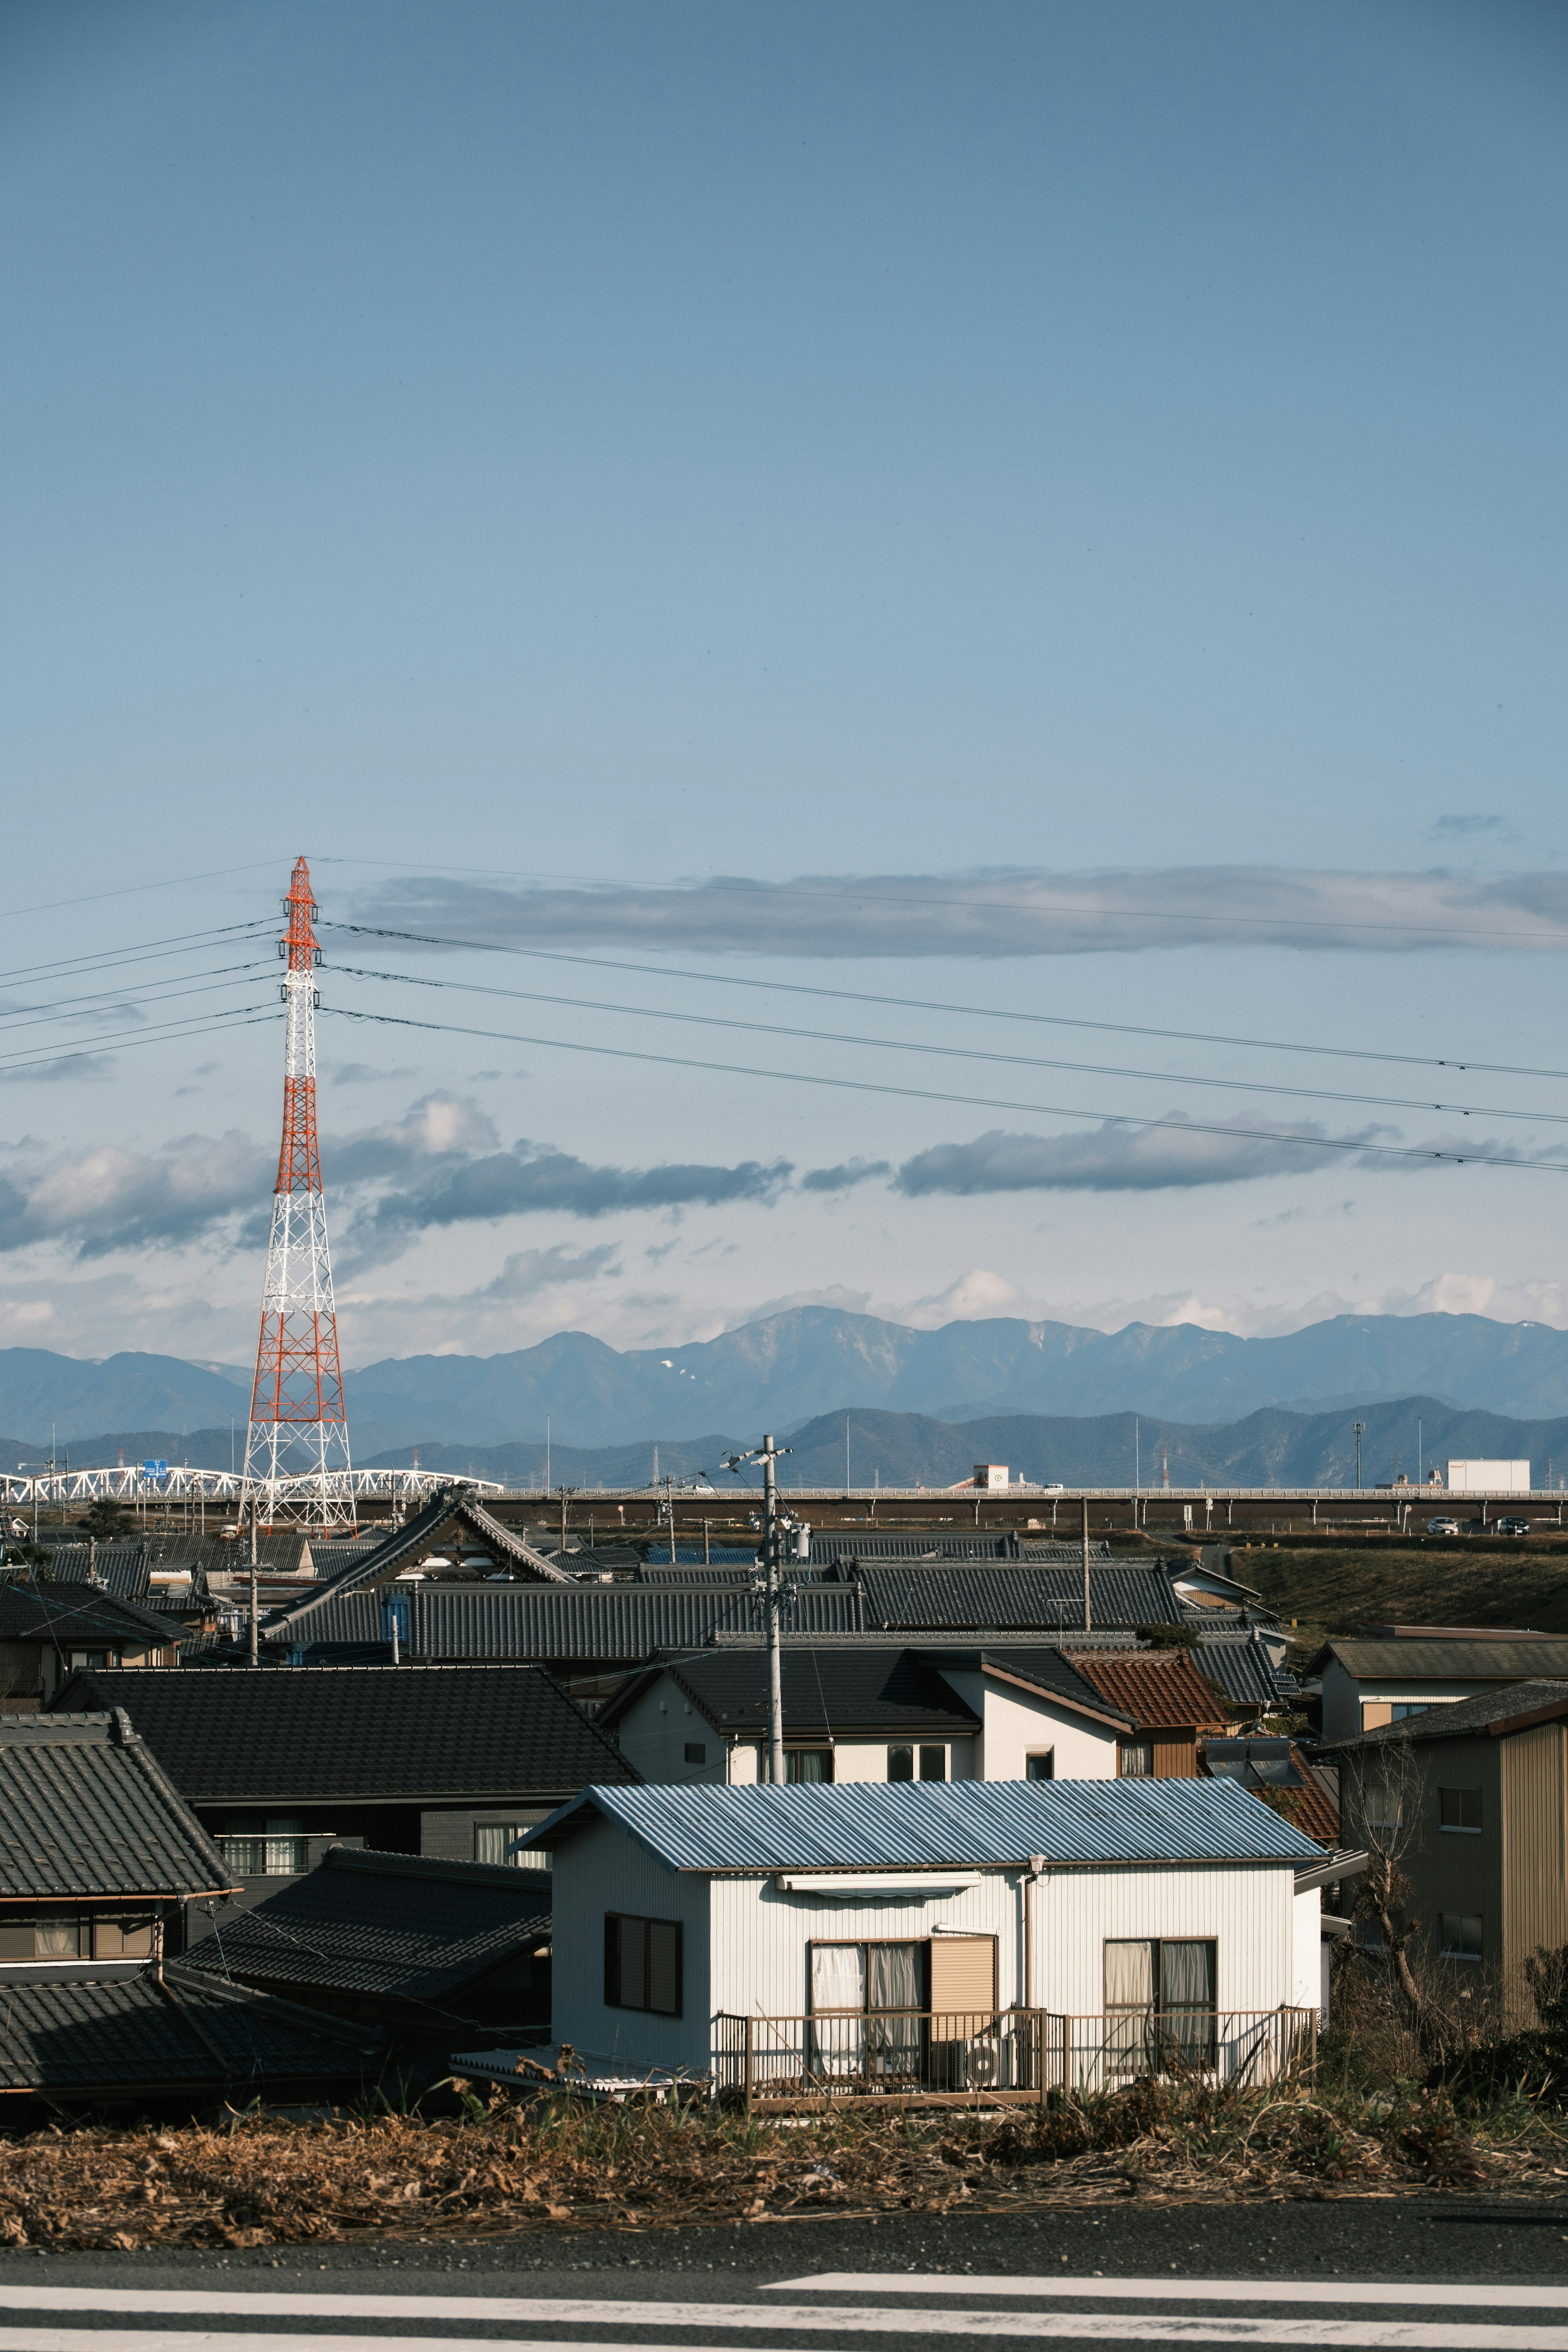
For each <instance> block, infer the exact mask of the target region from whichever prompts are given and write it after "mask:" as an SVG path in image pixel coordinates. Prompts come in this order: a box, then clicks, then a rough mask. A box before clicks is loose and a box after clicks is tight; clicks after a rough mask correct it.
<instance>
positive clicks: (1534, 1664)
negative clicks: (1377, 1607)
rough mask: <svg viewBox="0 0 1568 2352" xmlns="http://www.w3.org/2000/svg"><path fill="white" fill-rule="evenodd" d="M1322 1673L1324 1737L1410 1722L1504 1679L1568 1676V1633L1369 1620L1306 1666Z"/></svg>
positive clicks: (1329, 1741) (1335, 1739)
mask: <svg viewBox="0 0 1568 2352" xmlns="http://www.w3.org/2000/svg"><path fill="white" fill-rule="evenodd" d="M1307 1671H1308V1673H1309V1674H1310V1675H1321V1678H1322V1692H1323V1697H1322V1738H1323V1740H1324V1742H1325V1744H1326V1745H1332V1746H1338V1744H1339V1743H1340V1741H1341V1740H1343V1739H1347V1738H1350V1737H1351V1736H1352V1733H1354V1732H1358V1731H1375V1730H1377V1729H1378V1728H1379V1727H1381V1726H1383V1725H1384V1724H1387V1723H1403V1722H1405V1721H1406V1720H1407V1719H1408V1717H1411V1716H1415V1715H1422V1714H1424V1713H1425V1712H1426V1709H1427V1708H1428V1707H1430V1706H1451V1705H1453V1703H1454V1702H1455V1701H1456V1700H1458V1699H1465V1698H1477V1697H1479V1696H1482V1695H1483V1694H1484V1693H1486V1692H1488V1691H1492V1690H1495V1689H1497V1688H1498V1686H1499V1685H1500V1684H1506V1683H1518V1682H1524V1681H1527V1680H1529V1681H1540V1680H1542V1678H1552V1677H1555V1676H1557V1675H1568V1639H1564V1637H1563V1635H1561V1634H1556V1633H1530V1632H1528V1631H1520V1630H1517V1629H1514V1628H1511V1627H1510V1628H1498V1629H1492V1628H1489V1627H1487V1626H1484V1625H1363V1626H1360V1627H1358V1628H1357V1630H1356V1632H1355V1633H1352V1634H1336V1635H1335V1636H1334V1637H1333V1639H1332V1640H1331V1641H1328V1642H1325V1643H1323V1646H1322V1648H1321V1650H1320V1651H1319V1652H1318V1654H1317V1655H1316V1656H1315V1657H1314V1658H1313V1660H1312V1662H1311V1664H1310V1666H1309V1668H1308V1669H1307Z"/></svg>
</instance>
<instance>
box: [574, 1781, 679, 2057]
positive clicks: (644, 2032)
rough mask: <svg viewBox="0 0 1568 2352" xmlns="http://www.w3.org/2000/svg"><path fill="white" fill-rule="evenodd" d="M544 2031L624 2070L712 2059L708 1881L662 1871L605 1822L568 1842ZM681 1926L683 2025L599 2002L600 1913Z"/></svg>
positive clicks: (602, 1948)
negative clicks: (548, 2015)
mask: <svg viewBox="0 0 1568 2352" xmlns="http://www.w3.org/2000/svg"><path fill="white" fill-rule="evenodd" d="M552 1908H553V1913H554V1918H553V1924H552V1935H551V1943H552V1952H553V1958H552V1965H551V1985H552V1994H551V2001H552V2017H551V2028H552V2032H553V2034H554V2037H555V2039H556V2040H557V2041H558V2042H572V2043H573V2044H574V2047H575V2048H577V2049H579V2050H583V2051H587V2052H591V2053H593V2055H594V2056H595V2057H605V2058H614V2059H616V2060H617V2061H618V2062H619V2063H622V2064H625V2065H626V2066H628V2067H636V2066H684V2067H687V2068H689V2070H690V2071H692V2072H694V2073H698V2074H701V2073H705V2072H706V2070H707V2066H708V2058H709V2032H708V2019H709V2012H710V2009H711V2007H712V2002H711V2000H710V1995H709V1968H708V1881H707V1879H706V1878H702V1877H698V1876H693V1875H691V1874H689V1873H684V1872H679V1871H673V1870H667V1869H666V1868H665V1866H664V1864H662V1863H660V1862H656V1861H655V1859H654V1857H653V1856H652V1854H650V1853H647V1850H646V1848H644V1847H642V1846H640V1845H638V1844H637V1842H636V1840H635V1839H632V1838H629V1837H627V1836H626V1833H625V1832H624V1831H622V1830H618V1829H616V1827H615V1826H614V1825H613V1824H612V1823H611V1822H605V1821H598V1822H594V1823H593V1824H591V1826H590V1827H588V1828H587V1829H585V1830H584V1831H583V1832H581V1834H580V1835H578V1836H576V1837H574V1838H569V1839H567V1840H566V1842H565V1843H563V1845H562V1847H561V1848H560V1851H559V1852H558V1853H557V1854H556V1856H555V1879H554V1889H553V1895H552ZM606 1911H627V1912H631V1913H633V1914H635V1915H637V1916H641V1917H644V1918H648V1919H679V1921H680V1923H681V1926H682V1927H683V1929H684V1931H685V1932H684V1938H683V1941H684V1949H683V1953H682V1978H683V1984H682V1993H683V2002H682V2006H683V2009H684V2011H685V2014H684V2015H683V2016H681V2017H654V2016H650V2015H649V2014H647V2012H646V2011H641V2010H629V2009H610V2008H608V2007H607V2006H606V2005H605V1913H606Z"/></svg>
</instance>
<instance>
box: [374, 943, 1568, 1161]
mask: <svg viewBox="0 0 1568 2352" xmlns="http://www.w3.org/2000/svg"><path fill="white" fill-rule="evenodd" d="M334 969H335V970H336V971H341V972H342V973H343V974H344V976H345V977H346V978H348V979H350V980H387V981H397V982H402V983H403V984H404V985H405V987H409V988H449V989H454V990H456V991H458V992H459V993H460V994H462V995H465V996H504V997H510V998H513V999H515V1000H517V1001H519V1002H521V1003H527V1004H561V1005H565V1006H567V1007H569V1008H570V1009H571V1010H572V1011H574V1012H577V1013H618V1014H620V1015H621V1016H622V1017H623V1018H626V1019H629V1020H637V1021H681V1022H687V1023H689V1024H691V1025H692V1026H693V1027H695V1028H700V1029H741V1030H744V1031H746V1032H747V1033H748V1034H751V1035H752V1036H763V1037H796V1038H800V1039H803V1040H805V1042H806V1043H808V1044H811V1045H863V1046H868V1047H871V1048H873V1049H875V1050H877V1051H879V1052H883V1053H891V1054H930V1055H938V1056H940V1057H941V1058H942V1060H944V1061H954V1062H998V1063H1001V1064H1004V1065H1005V1066H1006V1067H1008V1068H1010V1069H1024V1070H1067V1071H1071V1072H1072V1073H1073V1074H1074V1075H1075V1076H1082V1077H1094V1078H1148V1079H1152V1080H1153V1082H1154V1083H1155V1084H1156V1085H1159V1086H1171V1087H1218V1088H1220V1089H1222V1090H1223V1091H1224V1092H1225V1093H1226V1094H1245V1095H1285V1096H1289V1097H1290V1098H1291V1099H1292V1100H1294V1101H1299V1102H1331V1103H1350V1104H1353V1105H1354V1106H1356V1107H1357V1108H1363V1109H1375V1110H1429V1111H1440V1112H1442V1113H1443V1114H1444V1115H1445V1116H1446V1117H1448V1118H1509V1119H1530V1120H1539V1121H1542V1122H1544V1123H1546V1124H1548V1125H1551V1126H1553V1127H1568V1111H1549V1110H1542V1111H1536V1110H1500V1109H1496V1108H1492V1107H1491V1106H1489V1105H1486V1104H1479V1103H1478V1104H1471V1105H1468V1106H1467V1105H1465V1104H1463V1103H1443V1102H1425V1101H1419V1100H1416V1099H1415V1098H1413V1097H1410V1096H1408V1095H1355V1094H1340V1093H1335V1092H1331V1090H1330V1089H1329V1088H1327V1087H1292V1086H1285V1085H1281V1084H1276V1083H1271V1082H1270V1081H1269V1080H1268V1079H1265V1078H1205V1077H1201V1076H1192V1075H1190V1074H1189V1073H1187V1072H1184V1071H1181V1070H1140V1069H1128V1068H1127V1067H1125V1066H1123V1065H1120V1064H1117V1063H1113V1062H1110V1063H1108V1062H1064V1061H1057V1060H1049V1059H1047V1058H1046V1057H1045V1056H1044V1055H1034V1054H994V1053H988V1052H986V1051H985V1050H984V1048H983V1047H980V1046H977V1045H976V1046H972V1045H927V1044H925V1043H923V1042H921V1041H919V1040H914V1039H910V1038H903V1037H861V1036H854V1035H849V1034H845V1032H843V1031H842V1030H837V1029H792V1028H786V1027H784V1026H783V1025H782V1024H777V1023H774V1022H772V1021H741V1020H738V1019H736V1018H734V1017H733V1016H732V1015H726V1014H723V1013H680V1012H670V1011H666V1010H664V1009H663V1008H661V1007H660V1006H658V1005H653V1004H606V1003H604V1002H603V1000H602V999H599V998H595V997H591V996H555V995H551V994H548V993H547V992H544V991H542V990H539V989H531V988H489V987H487V986H485V984H484V983H483V982H479V981H467V980H430V979H426V977H425V976H424V975H423V974H422V973H418V972H406V971H366V970H364V969H363V967H362V966H360V965H357V964H339V965H336V966H335V967H334Z"/></svg>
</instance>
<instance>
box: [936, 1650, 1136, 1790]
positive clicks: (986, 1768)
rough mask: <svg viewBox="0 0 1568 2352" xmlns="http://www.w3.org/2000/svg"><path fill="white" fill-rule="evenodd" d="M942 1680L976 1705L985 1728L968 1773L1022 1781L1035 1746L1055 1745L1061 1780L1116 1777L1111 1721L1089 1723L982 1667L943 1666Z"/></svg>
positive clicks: (974, 1747)
mask: <svg viewBox="0 0 1568 2352" xmlns="http://www.w3.org/2000/svg"><path fill="white" fill-rule="evenodd" d="M942 1679H943V1681H944V1682H949V1683H951V1684H952V1687H953V1689H954V1690H955V1691H956V1692H957V1693H958V1695H959V1696H960V1697H961V1698H962V1699H963V1702H964V1704H965V1706H971V1707H973V1710H974V1712H975V1714H976V1715H977V1716H978V1717H980V1720H981V1723H982V1726H983V1729H982V1732H981V1735H980V1738H978V1739H975V1740H973V1741H972V1742H971V1743H970V1745H971V1748H972V1750H973V1765H972V1768H971V1771H970V1773H969V1774H968V1775H967V1776H966V1777H968V1778H971V1779H973V1780H1025V1779H1026V1778H1027V1775H1026V1771H1025V1769H1024V1763H1025V1759H1026V1756H1027V1755H1028V1753H1029V1751H1030V1749H1031V1748H1055V1750H1056V1756H1057V1769H1056V1777H1057V1779H1058V1780H1115V1778H1116V1733H1115V1732H1114V1731H1113V1730H1112V1729H1111V1727H1110V1725H1109V1724H1099V1723H1090V1722H1089V1721H1087V1720H1086V1719H1085V1717H1082V1716H1081V1715H1074V1714H1073V1713H1072V1712H1071V1711H1070V1709H1068V1708H1067V1707H1064V1706H1055V1705H1053V1704H1052V1702H1051V1701H1050V1700H1049V1699H1046V1698H1035V1697H1033V1696H1031V1695H1030V1693H1029V1692H1027V1691H1022V1690H1018V1689H1016V1688H1015V1687H1014V1685H1011V1684H1007V1683H996V1682H993V1681H992V1680H991V1679H990V1677H989V1676H988V1675H983V1674H981V1673H980V1672H979V1670H978V1669H977V1668H976V1669H975V1670H973V1672H971V1671H969V1670H967V1669H961V1668H959V1667H955V1666H944V1667H943V1668H942ZM958 1777H959V1775H958V1774H957V1773H954V1775H953V1778H954V1779H955V1780H956V1779H957V1778H958Z"/></svg>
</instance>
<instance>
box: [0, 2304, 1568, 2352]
mask: <svg viewBox="0 0 1568 2352" xmlns="http://www.w3.org/2000/svg"><path fill="white" fill-rule="evenodd" d="M300 2300H303V2298H300ZM343 2300H348V2298H343ZM627 2310H630V2312H637V2316H635V2319H626V2322H623V2324H626V2326H639V2328H647V2326H691V2322H687V2319H679V2316H672V2310H675V2312H679V2310H682V2305H675V2307H672V2305H630V2307H627ZM654 2310H658V2312H660V2315H663V2316H660V2319H651V2316H647V2315H648V2312H654ZM700 2310H703V2312H705V2319H708V2322H710V2324H712V2322H717V2324H720V2328H726V2326H752V2328H754V2326H762V2324H764V2319H762V2315H759V2312H757V2310H754V2305H724V2303H717V2305H715V2303H708V2305H700ZM597 2312H599V2316H602V2319H606V2322H611V2324H614V2315H616V2305H605V2303H602V2305H597ZM736 2315H742V2316H736ZM933 2316H938V2315H933V2312H912V2310H910V2307H905V2310H902V2312H877V2315H869V2312H853V2315H851V2322H848V2324H851V2326H853V2324H858V2326H865V2324H868V2319H875V2324H879V2326H881V2328H889V2331H898V2333H905V2336H924V2333H931V2331H929V2326H926V2322H929V2319H933ZM990 2316H992V2319H994V2316H996V2315H990ZM1002 2316H1004V2322H1006V2326H1004V2331H1006V2333H1013V2336H1020V2333H1025V2328H1027V2333H1030V2336H1035V2338H1063V2340H1069V2343H1107V2345H1114V2343H1140V2345H1173V2343H1187V2345H1317V2347H1328V2345H1356V2347H1371V2352H1383V2347H1389V2352H1565V2347H1568V2328H1510V2326H1469V2328H1448V2326H1434V2324H1425V2326H1422V2324H1411V2322H1405V2324H1401V2322H1392V2319H1368V2322H1356V2319H1321V2322H1314V2319H1274V2322H1268V2319H1256V2322H1248V2319H1173V2316H1166V2315H1152V2316H1147V2319H1142V2316H1135V2315H1131V2312H1129V2315H1121V2316H1117V2315H1110V2312H1081V2315H1069V2312H1041V2315H1037V2316H1035V2319H1030V2322H1025V2319H1023V2316H1020V2315H1002ZM771 2319H773V2326H785V2328H793V2326H795V2324H797V2319H795V2316H793V2315H790V2316H785V2319H781V2316H778V2312H773V2315H771ZM799 2324H811V2326H818V2328H820V2326H827V2324H832V2326H844V2319H832V2315H827V2316H826V2315H823V2312H816V2315H814V2316H811V2322H799ZM941 2333H954V2336H966V2333H996V2331H994V2328H985V2331H978V2328H963V2326H962V2324H954V2322H952V2319H950V2322H947V2328H942V2331H941ZM106 2340H108V2343H115V2345H122V2347H124V2352H345V2345H353V2343H360V2338H357V2336H343V2333H339V2336H294V2333H278V2336H273V2333H254V2331H249V2328H233V2331H230V2328H115V2331H113V2336H110V2333H108V2331H106V2328H0V2352H103V2347H106ZM364 2343H376V2345H390V2347H393V2352H475V2345H482V2343H496V2338H484V2336H384V2333H376V2336H374V2338H369V2336H367V2338H364ZM510 2343H515V2345H527V2352H648V2347H647V2345H627V2343H626V2338H618V2336H611V2338H609V2340H597V2343H590V2340H581V2338H576V2340H574V2338H550V2336H527V2338H510ZM679 2352H736V2347H733V2345H682V2347H679ZM748 2352H757V2347H748Z"/></svg>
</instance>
